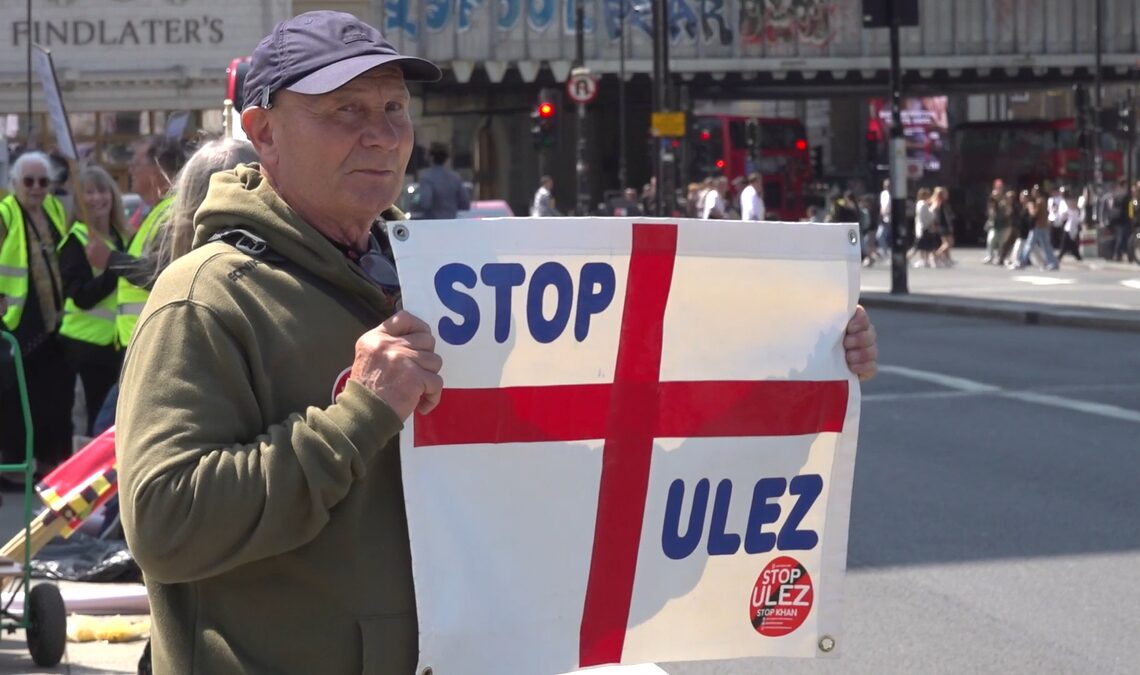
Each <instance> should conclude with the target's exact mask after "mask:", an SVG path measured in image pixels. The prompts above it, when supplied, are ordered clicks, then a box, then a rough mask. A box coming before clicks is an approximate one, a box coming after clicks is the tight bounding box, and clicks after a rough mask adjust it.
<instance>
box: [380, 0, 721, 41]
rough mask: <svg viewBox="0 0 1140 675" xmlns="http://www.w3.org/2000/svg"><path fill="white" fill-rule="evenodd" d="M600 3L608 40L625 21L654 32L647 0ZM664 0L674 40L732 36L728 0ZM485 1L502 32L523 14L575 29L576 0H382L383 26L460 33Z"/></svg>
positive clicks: (538, 23) (588, 24)
mask: <svg viewBox="0 0 1140 675" xmlns="http://www.w3.org/2000/svg"><path fill="white" fill-rule="evenodd" d="M601 4H602V9H601V11H602V14H603V16H602V23H603V25H604V30H605V31H606V35H607V37H609V39H610V40H617V39H618V38H619V37H620V35H621V30H622V26H623V25H624V26H625V27H626V30H629V31H631V32H640V33H642V34H644V35H645V36H647V37H650V36H652V35H653V26H652V20H651V10H650V3H648V2H646V1H645V0H603V2H602V3H601ZM667 5H668V15H669V21H668V26H669V36H670V38H671V41H672V42H674V43H683V42H690V43H691V42H694V41H696V40H697V39H703V40H704V41H705V42H715V43H719V44H721V45H730V44H732V43H733V41H734V40H735V37H734V31H733V26H732V21H731V20H730V17H729V16H728V13H727V12H728V8H727V0H668V3H667ZM487 6H490V7H491V12H492V20H493V21H494V22H495V26H496V28H498V29H499V30H501V31H504V32H510V31H514V30H515V29H516V28H518V27H519V26H520V25H521V24H522V23H523V21H524V20H525V22H526V26H527V27H528V28H529V29H530V30H532V31H534V32H536V33H543V32H546V31H547V30H550V29H551V28H554V27H556V26H558V24H559V23H561V25H562V26H563V27H565V29H566V32H567V33H573V30H574V19H575V17H574V3H573V2H561V1H560V0H424V1H423V2H422V3H417V2H414V1H413V0H384V30H385V32H399V33H403V34H404V35H405V36H407V37H408V38H411V39H412V40H417V39H419V37H420V33H421V29H424V30H426V31H428V32H430V33H436V32H439V31H443V30H446V29H448V28H450V27H453V26H454V28H455V30H456V31H457V32H460V33H462V32H466V31H468V30H471V29H472V27H473V23H474V17H475V16H477V15H478V14H479V13H481V12H484V8H485V7H487ZM417 7H418V12H417ZM592 7H593V3H587V8H588V9H587V15H586V17H585V20H584V32H585V33H587V34H590V33H593V32H594V26H595V23H594V17H593V16H590V14H591V13H592V12H591V11H590V9H589V8H592ZM559 8H561V10H562V16H561V17H560V16H559ZM524 17H525V19H524ZM560 19H561V21H559V20H560Z"/></svg>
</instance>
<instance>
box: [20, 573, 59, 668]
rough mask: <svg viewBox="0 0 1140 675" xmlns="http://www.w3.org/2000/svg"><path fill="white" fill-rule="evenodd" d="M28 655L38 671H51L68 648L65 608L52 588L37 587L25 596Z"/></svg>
mask: <svg viewBox="0 0 1140 675" xmlns="http://www.w3.org/2000/svg"><path fill="white" fill-rule="evenodd" d="M26 634H27V638H28V653H29V654H31V655H32V660H33V661H35V662H36V665H37V666H40V667H41V668H51V667H52V666H55V665H57V664H58V663H59V661H60V659H62V658H63V650H64V648H65V647H67V607H66V606H64V604H63V596H62V595H61V594H60V592H59V588H58V587H56V586H55V585H54V584H39V585H37V586H33V587H32V591H31V593H28V628H27V631H26Z"/></svg>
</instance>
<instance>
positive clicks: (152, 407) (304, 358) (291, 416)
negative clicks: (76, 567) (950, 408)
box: [118, 11, 875, 673]
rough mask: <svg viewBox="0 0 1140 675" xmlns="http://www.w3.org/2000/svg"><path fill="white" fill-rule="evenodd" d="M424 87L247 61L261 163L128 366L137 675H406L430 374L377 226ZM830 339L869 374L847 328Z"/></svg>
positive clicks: (344, 68)
mask: <svg viewBox="0 0 1140 675" xmlns="http://www.w3.org/2000/svg"><path fill="white" fill-rule="evenodd" d="M439 76H440V72H439V70H438V69H437V68H436V67H435V66H434V65H432V64H431V63H429V62H427V61H423V60H420V59H415V58H409V57H405V56H401V55H400V54H398V53H396V51H395V49H394V48H393V47H392V46H391V45H390V44H389V43H388V42H387V41H386V40H385V39H384V38H383V37H382V36H381V35H380V33H379V32H378V31H376V30H375V29H374V28H372V27H370V26H368V25H366V24H364V23H362V22H360V21H359V20H357V19H356V18H355V17H352V16H350V15H347V14H342V13H337V12H327V11H322V12H310V13H306V14H302V15H300V16H298V17H295V18H293V19H290V20H288V21H285V22H283V23H282V24H280V25H278V26H277V27H276V28H275V29H274V30H273V32H272V34H270V35H269V36H268V37H267V38H266V39H265V40H263V41H262V42H261V44H260V45H258V47H257V49H256V50H255V51H254V54H253V58H252V62H251V66H250V71H249V76H248V79H247V81H246V85H245V86H246V96H245V100H246V102H247V103H246V105H247V108H246V109H245V110H244V111H243V113H242V127H243V129H244V130H245V132H246V134H247V135H248V137H249V139H250V141H251V142H252V143H253V144H254V146H255V147H256V148H257V151H258V154H259V156H260V158H261V164H260V166H256V165H255V166H248V167H238V168H237V169H236V170H235V171H233V172H229V173H221V174H215V175H214V178H213V180H212V182H211V184H210V190H209V194H208V195H207V197H206V200H205V202H204V203H203V204H202V207H201V208H200V209H199V211H198V214H197V217H196V221H197V232H196V235H195V245H196V247H197V248H196V250H194V251H192V252H191V253H189V254H188V255H186V256H184V257H182V258H181V259H179V260H178V261H176V262H175V263H174V264H173V265H172V266H171V267H169V268H168V269H167V271H166V272H164V273H163V276H162V277H161V278H160V279H159V281H158V283H157V284H156V286H155V288H154V291H153V294H152V295H151V298H150V301H149V303H148V305H147V308H146V310H145V311H144V313H143V316H142V317H141V319H140V322H139V326H138V328H137V330H136V333H135V336H134V339H133V341H132V343H131V346H130V349H129V350H128V352H127V358H126V363H125V366H124V375H123V394H122V396H123V398H122V402H121V407H120V411H119V417H118V422H119V428H118V430H119V434H120V437H119V443H120V489H121V491H122V497H123V516H124V520H123V522H124V525H125V529H126V533H127V540H128V542H129V544H130V546H131V550H132V552H133V553H134V555H135V558H136V559H137V560H138V562H139V564H140V566H141V567H142V569H143V571H144V573H145V577H146V581H147V587H148V591H149V594H150V599H151V608H152V615H153V626H152V636H153V641H154V660H155V665H156V666H157V668H156V670H157V672H178V673H184V672H201V673H235V672H295V673H348V672H355V673H359V672H362V671H363V672H366V673H412V672H413V671H414V668H415V665H416V657H417V645H418V633H417V621H416V613H415V607H416V606H415V597H414V591H413V586H412V571H411V560H410V554H409V543H408V530H407V523H406V518H405V514H404V500H403V492H402V487H401V477H400V461H399V443H398V437H397V435H398V433H399V431H400V429H401V426H402V422H403V420H405V419H407V418H408V417H409V416H410V415H411V414H412V412H413V411H419V412H421V413H427V412H430V411H431V409H432V408H433V407H434V406H435V403H436V402H437V400H438V398H439V395H440V391H441V388H442V380H441V379H440V377H439V375H438V372H439V369H440V366H441V362H440V358H439V356H438V355H436V354H435V352H434V342H435V341H434V338H433V337H432V335H431V332H430V330H429V328H428V326H427V325H425V324H424V323H423V322H422V321H421V320H419V319H417V318H416V317H414V316H412V315H410V314H408V313H407V312H402V311H396V310H395V307H394V306H395V299H396V298H395V294H396V292H397V289H396V287H395V281H396V280H395V276H394V269H393V268H392V267H391V265H390V263H388V261H387V259H386V258H385V257H384V256H383V246H382V237H381V235H380V231H379V230H378V229H377V228H375V227H374V221H375V220H376V219H377V218H378V217H380V218H384V219H397V218H401V217H402V214H401V213H399V212H398V211H396V210H395V209H392V208H391V205H392V204H393V202H394V201H395V199H396V197H397V195H398V194H399V191H400V188H401V186H402V184H403V174H404V168H405V165H406V164H407V161H408V158H409V156H410V154H411V149H412V125H411V120H410V119H409V117H408V107H409V97H408V90H407V88H406V87H405V84H404V82H405V81H406V80H427V81H430V80H435V79H438V78H439ZM211 240H213V241H211ZM849 333H850V334H849V335H848V337H847V340H848V341H849V349H848V360H849V362H850V363H853V364H855V365H853V366H852V369H853V370H855V371H856V372H860V373H862V374H864V375H870V374H872V373H873V372H874V369H875V352H874V350H875V347H874V333H873V329H871V328H870V325H869V323H868V322H867V321H866V315H865V314H863V313H860V314H859V315H858V317H857V318H856V319H855V320H853V322H852V325H851V327H850V328H849Z"/></svg>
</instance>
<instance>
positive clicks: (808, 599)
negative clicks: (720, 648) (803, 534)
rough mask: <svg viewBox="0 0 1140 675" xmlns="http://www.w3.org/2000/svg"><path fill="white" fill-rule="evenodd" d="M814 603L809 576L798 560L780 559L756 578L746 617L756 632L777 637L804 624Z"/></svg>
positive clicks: (783, 557) (774, 561) (788, 557)
mask: <svg viewBox="0 0 1140 675" xmlns="http://www.w3.org/2000/svg"><path fill="white" fill-rule="evenodd" d="M813 604H815V589H814V588H813V587H812V583H811V576H810V575H809V574H808V572H807V570H806V569H805V568H804V566H803V565H801V564H800V563H799V561H798V560H796V559H795V558H792V557H790V556H781V557H779V558H776V559H774V560H773V561H772V562H770V563H768V566H767V567H765V568H764V571H762V572H760V576H759V577H758V578H757V579H756V586H755V587H754V588H753V589H752V598H751V601H750V602H749V608H748V609H749V611H748V615H749V618H750V619H751V621H752V627H753V628H755V629H756V632H757V633H759V634H761V635H763V636H765V637H780V636H783V635H787V634H788V633H791V632H792V631H794V630H795V629H797V628H799V627H800V626H801V625H803V622H804V621H805V620H806V619H807V617H808V614H811V608H812V605H813Z"/></svg>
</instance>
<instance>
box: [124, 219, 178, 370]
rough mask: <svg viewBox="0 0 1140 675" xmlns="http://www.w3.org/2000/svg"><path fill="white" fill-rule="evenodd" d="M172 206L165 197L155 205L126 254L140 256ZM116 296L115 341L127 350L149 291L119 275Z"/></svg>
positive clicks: (132, 238)
mask: <svg viewBox="0 0 1140 675" xmlns="http://www.w3.org/2000/svg"><path fill="white" fill-rule="evenodd" d="M172 203H174V197H167V198H165V199H163V200H162V201H160V202H159V203H157V204H155V205H154V208H153V209H151V210H150V213H149V214H147V217H146V219H145V220H143V222H142V225H140V226H139V230H138V232H135V236H133V237H131V243H130V245H129V246H127V253H129V254H130V255H132V256H134V257H136V258H141V257H142V255H143V250H144V249H146V245H147V244H148V243H149V242H150V240H151V239H153V238H154V235H156V234H158V225H159V224H160V223H161V222H162V221H163V220H164V219H165V216H166V212H167V211H168V210H169V209H170V205H171V204H172ZM115 296H116V299H115V301H116V315H115V333H116V334H115V338H116V340H117V343H118V345H119V347H120V348H122V349H126V348H127V345H128V344H129V343H130V341H131V335H132V334H133V333H134V332H135V325H136V324H137V323H138V322H139V315H140V314H142V310H143V307H145V306H146V299H147V298H149V297H150V291H148V290H146V289H145V288H141V287H139V286H136V285H134V284H132V283H131V282H129V281H127V280H126V279H125V278H124V277H123V276H121V275H120V276H119V285H118V288H117V289H116V291H115Z"/></svg>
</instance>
